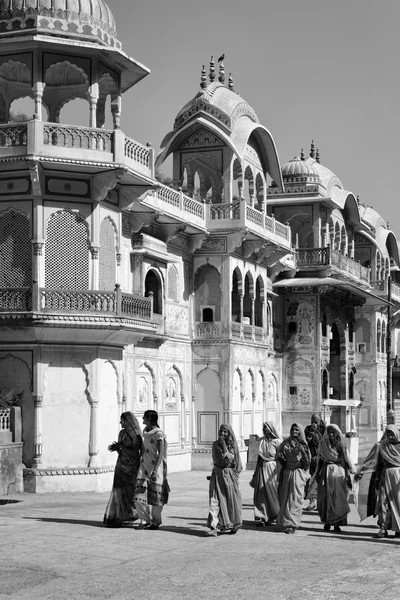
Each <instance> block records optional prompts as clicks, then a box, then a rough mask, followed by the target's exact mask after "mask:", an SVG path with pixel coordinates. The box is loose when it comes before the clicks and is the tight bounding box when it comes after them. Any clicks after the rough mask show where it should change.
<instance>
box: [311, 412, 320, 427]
mask: <svg viewBox="0 0 400 600" xmlns="http://www.w3.org/2000/svg"><path fill="white" fill-rule="evenodd" d="M313 421H316V422H317V423H318V425H319V424H320V423H321V421H322V419H321V417H320V416H319V414H317V413H313V414H312V415H311V423H312V422H313Z"/></svg>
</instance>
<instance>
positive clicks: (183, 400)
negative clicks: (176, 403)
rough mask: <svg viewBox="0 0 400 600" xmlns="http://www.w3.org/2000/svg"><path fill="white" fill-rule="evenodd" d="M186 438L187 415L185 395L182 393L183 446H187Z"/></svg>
mask: <svg viewBox="0 0 400 600" xmlns="http://www.w3.org/2000/svg"><path fill="white" fill-rule="evenodd" d="M185 440H186V415H185V396H184V395H183V394H181V448H184V447H185Z"/></svg>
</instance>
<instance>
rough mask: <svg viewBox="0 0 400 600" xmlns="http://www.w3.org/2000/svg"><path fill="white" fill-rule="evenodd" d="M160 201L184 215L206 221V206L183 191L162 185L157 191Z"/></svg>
mask: <svg viewBox="0 0 400 600" xmlns="http://www.w3.org/2000/svg"><path fill="white" fill-rule="evenodd" d="M156 195H157V198H158V200H161V201H162V202H165V203H166V204H169V205H171V206H174V207H175V208H177V209H179V210H181V211H182V212H183V213H185V212H186V213H189V215H194V216H196V217H199V218H200V219H204V204H203V203H202V202H199V200H196V199H195V198H190V196H186V195H185V194H184V193H183V192H182V191H181V190H179V191H178V190H174V189H173V188H170V187H168V186H166V185H160V186H159V187H158V188H157V190H156Z"/></svg>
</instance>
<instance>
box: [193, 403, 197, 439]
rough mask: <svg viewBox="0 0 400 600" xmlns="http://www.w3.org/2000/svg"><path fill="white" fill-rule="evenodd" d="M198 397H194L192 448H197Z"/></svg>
mask: <svg viewBox="0 0 400 600" xmlns="http://www.w3.org/2000/svg"><path fill="white" fill-rule="evenodd" d="M195 401H196V396H195V395H193V396H192V447H193V448H195V447H196V444H197V429H196V421H197V419H196V402H195Z"/></svg>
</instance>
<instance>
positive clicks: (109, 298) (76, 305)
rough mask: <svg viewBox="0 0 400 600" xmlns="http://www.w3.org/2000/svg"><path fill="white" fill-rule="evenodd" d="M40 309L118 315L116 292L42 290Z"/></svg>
mask: <svg viewBox="0 0 400 600" xmlns="http://www.w3.org/2000/svg"><path fill="white" fill-rule="evenodd" d="M40 308H41V309H42V310H44V311H50V312H53V311H63V312H64V311H73V312H96V313H114V314H116V296H115V292H98V291H94V290H87V291H81V290H79V291H78V290H63V289H48V288H41V290H40Z"/></svg>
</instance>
